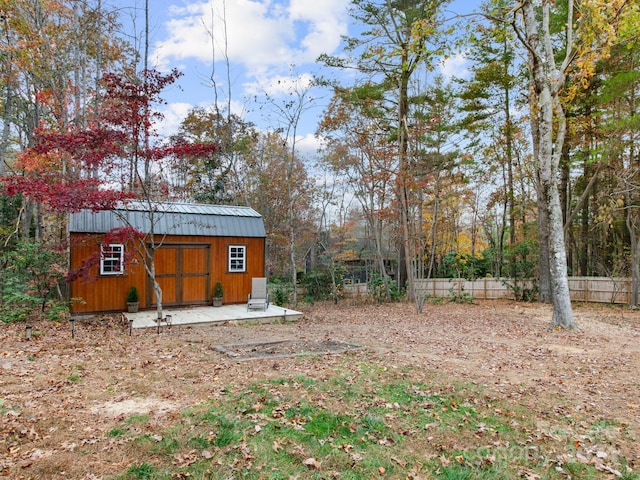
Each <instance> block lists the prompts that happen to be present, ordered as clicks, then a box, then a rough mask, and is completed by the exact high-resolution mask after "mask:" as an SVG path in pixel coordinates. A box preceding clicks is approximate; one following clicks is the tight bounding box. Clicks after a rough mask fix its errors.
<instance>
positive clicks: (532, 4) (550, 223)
mask: <svg viewBox="0 0 640 480" xmlns="http://www.w3.org/2000/svg"><path fill="white" fill-rule="evenodd" d="M629 5H630V4H629V2H613V3H611V2H604V1H600V0H592V1H588V2H587V1H585V2H581V3H580V8H581V11H580V12H579V15H577V14H576V12H575V11H574V7H575V2H574V1H573V0H568V1H567V2H566V4H562V5H558V4H556V3H555V2H553V1H551V0H542V1H541V2H539V1H534V0H525V1H523V2H520V3H518V4H517V5H516V7H515V8H514V9H513V10H512V11H511V13H512V14H513V15H514V20H513V22H512V25H513V27H514V30H515V32H516V34H517V36H518V38H519V40H520V42H521V43H522V45H523V46H524V47H525V49H526V52H527V67H528V70H529V77H530V84H531V85H530V93H529V105H530V112H531V117H530V118H531V132H532V139H533V151H534V161H535V165H536V175H537V181H538V205H539V210H538V215H539V217H538V218H539V223H538V231H539V234H540V249H541V258H542V259H548V261H549V265H548V268H546V265H544V266H542V265H541V272H540V273H541V275H544V274H546V273H547V272H548V274H549V278H550V287H551V291H550V293H551V298H552V303H553V318H552V322H551V324H552V325H553V326H559V327H562V328H575V322H574V318H573V310H572V308H571V299H570V292H569V283H568V278H567V256H566V244H565V238H564V228H563V208H562V205H561V202H560V193H559V190H558V179H559V170H558V168H559V164H560V157H561V155H562V153H563V151H564V142H565V135H566V128H567V121H566V117H565V109H564V106H563V93H567V92H564V91H563V89H564V88H565V87H566V86H567V78H568V76H569V75H573V76H574V78H575V81H574V82H573V84H572V88H575V89H577V88H581V86H582V85H583V83H581V82H580V78H581V77H582V78H585V79H588V78H589V77H590V76H592V75H593V72H594V70H595V62H596V60H597V59H598V58H601V57H602V56H603V55H605V56H606V55H608V52H609V49H610V45H611V44H612V43H615V41H616V38H617V35H618V33H617V32H618V27H619V25H620V19H621V14H622V13H623V10H624V8H625V6H629ZM559 7H566V10H564V11H562V10H560V13H561V14H564V18H565V21H564V24H563V26H564V29H563V35H562V36H561V38H562V41H561V42H560V43H558V41H557V38H554V30H553V27H554V24H553V22H552V15H553V13H554V8H559ZM630 8H631V7H630ZM636 10H637V9H636ZM635 13H636V15H637V11H636V12H635ZM576 29H577V30H576ZM558 45H561V47H560V48H558ZM568 94H569V95H571V92H570V91H569V92H568Z"/></svg>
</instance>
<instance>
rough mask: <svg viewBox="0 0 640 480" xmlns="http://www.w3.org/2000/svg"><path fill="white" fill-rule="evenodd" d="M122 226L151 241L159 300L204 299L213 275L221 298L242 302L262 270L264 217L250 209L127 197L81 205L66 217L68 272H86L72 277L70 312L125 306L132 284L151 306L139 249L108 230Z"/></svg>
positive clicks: (202, 302) (185, 302)
mask: <svg viewBox="0 0 640 480" xmlns="http://www.w3.org/2000/svg"><path fill="white" fill-rule="evenodd" d="M128 227H132V228H134V229H136V230H137V231H139V232H142V233H143V234H144V235H145V236H144V242H145V245H147V246H150V245H152V244H153V245H155V246H156V247H157V248H156V249H155V259H154V264H155V272H156V279H157V280H158V282H159V284H160V286H161V288H162V304H163V306H168V307H169V306H170V307H182V306H185V307H186V306H193V305H208V304H210V302H211V300H212V291H213V286H214V285H215V283H216V282H218V281H220V282H222V285H223V288H224V297H223V302H224V303H243V302H246V301H247V295H248V294H249V293H250V292H251V279H252V278H253V277H263V276H264V274H265V244H266V233H265V228H264V222H263V219H262V216H261V215H260V214H259V213H258V212H256V211H255V210H253V209H252V208H249V207H240V206H226V205H208V204H189V203H174V202H163V203H155V202H152V203H147V202H129V203H127V204H126V205H123V206H121V207H119V208H117V209H115V210H111V211H106V210H105V211H97V212H93V211H91V210H82V211H80V212H78V213H74V214H72V215H71V217H70V220H69V232H70V239H71V245H70V252H71V253H70V254H71V271H72V272H76V271H84V272H85V274H83V275H82V276H79V277H78V278H77V279H75V280H74V281H73V282H72V283H71V298H73V299H79V300H80V301H74V302H73V305H72V312H73V313H96V312H114V311H124V310H125V308H126V295H127V292H128V290H129V288H130V287H131V286H132V285H135V286H136V287H137V288H138V291H139V293H140V308H143V309H145V308H155V306H156V299H155V295H154V293H153V288H152V285H151V278H150V277H149V275H148V274H147V273H146V270H145V268H144V262H143V260H142V256H141V252H140V248H136V242H135V241H134V240H127V241H125V240H122V241H118V240H114V239H113V238H114V237H113V235H110V234H109V232H113V231H114V230H116V231H117V229H126V228H128ZM83 266H84V268H83ZM86 273H88V274H86Z"/></svg>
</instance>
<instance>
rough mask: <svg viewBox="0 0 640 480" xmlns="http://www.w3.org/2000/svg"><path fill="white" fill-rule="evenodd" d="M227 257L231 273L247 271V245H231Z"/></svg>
mask: <svg viewBox="0 0 640 480" xmlns="http://www.w3.org/2000/svg"><path fill="white" fill-rule="evenodd" d="M227 257H228V263H227V268H228V271H229V272H230V273H241V272H246V271H247V246H246V245H229V248H228V250H227Z"/></svg>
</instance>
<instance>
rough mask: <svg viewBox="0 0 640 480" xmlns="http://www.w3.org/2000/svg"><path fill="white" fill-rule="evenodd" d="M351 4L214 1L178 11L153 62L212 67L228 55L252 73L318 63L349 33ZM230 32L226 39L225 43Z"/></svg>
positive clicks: (171, 11)
mask: <svg viewBox="0 0 640 480" xmlns="http://www.w3.org/2000/svg"><path fill="white" fill-rule="evenodd" d="M347 4H348V0H322V1H320V0H315V1H309V0H291V1H290V5H289V8H288V9H287V8H286V5H284V4H283V2H282V1H280V0H278V1H276V0H226V1H220V0H209V1H207V2H193V3H189V4H188V5H187V6H185V7H177V6H173V7H171V8H170V9H169V16H170V17H171V18H170V19H169V20H168V21H167V22H166V23H165V27H166V30H167V34H168V36H167V38H166V39H165V40H162V41H160V42H157V43H156V44H155V46H154V52H153V54H152V59H153V60H154V61H155V62H158V64H159V65H167V64H171V63H175V62H176V61H182V60H185V59H188V58H192V59H195V60H197V61H199V62H204V63H209V64H210V63H211V60H212V58H213V55H214V51H213V49H212V41H211V36H210V33H209V32H213V36H214V48H215V57H216V59H217V60H219V61H223V60H224V55H225V52H226V55H228V58H229V62H230V63H231V65H232V66H233V65H234V64H241V65H242V66H244V67H245V68H247V69H248V71H249V74H251V75H256V74H260V73H264V72H266V71H267V70H270V69H272V68H274V67H278V68H282V67H283V66H284V67H288V66H289V65H291V64H300V63H308V62H313V61H315V59H316V57H317V56H318V55H319V54H320V53H322V52H327V53H331V52H332V51H333V50H334V49H335V48H337V46H338V45H339V42H340V35H341V34H345V33H346V32H347V22H346V18H347V12H346V6H347ZM225 32H226V38H225Z"/></svg>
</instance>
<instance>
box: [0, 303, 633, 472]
mask: <svg viewBox="0 0 640 480" xmlns="http://www.w3.org/2000/svg"><path fill="white" fill-rule="evenodd" d="M298 309H301V310H303V312H304V317H303V319H302V320H300V321H298V322H297V323H290V324H269V325H265V324H253V325H230V324H227V325H218V326H212V325H199V326H174V327H173V328H171V329H167V328H165V329H163V331H162V332H161V333H160V334H157V333H156V330H155V329H150V330H144V331H142V330H134V331H133V335H132V336H129V331H128V327H127V326H126V325H124V324H122V323H121V319H120V318H118V317H104V318H92V319H84V320H81V321H77V322H76V328H75V338H71V333H70V327H69V325H68V324H53V323H50V322H40V323H38V324H35V325H34V328H33V332H34V334H33V338H32V339H31V341H26V340H25V326H24V324H20V325H7V326H0V414H1V423H0V478H12V479H17V478H86V479H96V478H108V477H109V476H110V475H116V474H118V473H122V472H123V471H125V470H126V468H127V467H128V466H129V465H128V463H127V462H128V460H127V456H126V454H123V453H122V452H123V450H122V446H121V445H120V446H119V445H117V439H113V438H109V436H108V435H107V433H108V432H109V431H110V430H111V429H113V428H114V427H115V426H117V425H119V424H121V422H122V421H123V420H124V419H126V418H128V417H130V416H131V415H136V414H137V415H142V414H147V415H150V416H151V417H152V418H153V421H154V422H157V424H158V426H159V427H160V426H162V425H170V424H171V423H172V421H175V419H176V418H179V416H180V412H181V410H183V409H184V408H186V407H189V406H192V405H195V404H198V403H200V402H203V401H206V400H208V399H215V398H217V397H219V396H220V395H221V391H222V390H223V389H224V387H225V385H229V384H233V383H235V382H240V383H244V382H249V381H252V380H257V379H265V378H271V377H281V376H288V375H297V374H309V375H314V376H318V375H323V371H322V369H323V368H327V369H329V368H330V367H331V366H332V365H335V364H337V362H339V361H343V360H344V358H342V357H343V356H344V355H350V356H353V357H355V358H356V359H358V358H362V359H367V360H370V361H377V362H384V363H385V364H386V365H389V366H390V367H396V366H398V367H399V366H413V367H419V368H421V369H424V370H425V371H434V372H438V374H442V375H446V376H448V377H450V378H451V381H452V382H454V381H461V382H469V381H472V382H476V383H479V384H482V385H486V388H487V389H488V390H489V391H491V392H492V394H493V395H495V396H496V397H497V398H501V399H504V400H505V401H507V402H512V403H514V404H517V405H520V406H524V407H525V408H530V409H531V410H533V411H534V412H535V413H536V415H537V416H538V417H539V418H540V419H544V418H547V417H548V416H549V415H557V414H567V415H570V414H571V413H572V412H581V413H582V414H587V415H589V416H591V417H592V418H606V419H610V420H617V421H619V422H621V424H622V425H625V426H626V427H627V429H628V431H629V432H630V435H631V437H632V438H636V439H638V438H640V436H639V434H640V398H639V396H638V395H639V393H640V390H639V388H638V387H639V383H640V312H639V311H632V310H630V309H628V308H625V307H621V306H620V307H612V306H608V305H593V304H591V305H582V304H578V305H576V306H575V316H576V322H577V324H578V325H579V330H577V331H558V330H551V329H549V328H548V325H549V321H550V318H551V308H550V307H549V306H546V305H538V304H524V303H512V302H506V301H499V302H476V303H475V304H472V305H457V304H442V305H429V304H428V305H425V307H424V310H423V312H422V313H420V314H418V313H416V312H415V308H414V307H413V306H412V305H406V304H392V305H349V304H347V303H344V304H340V305H337V306H334V305H333V304H316V305H313V306H306V307H302V308H301V307H298ZM356 347H358V348H356ZM298 353H302V354H304V355H302V356H296V354H298ZM314 354H315V355H314ZM318 358H321V359H322V361H321V362H319V361H318ZM327 372H328V370H327ZM327 374H328V373H327ZM637 444H638V442H634V441H631V442H629V444H626V445H620V446H619V448H620V450H621V453H622V454H624V456H625V458H626V459H627V461H628V462H629V466H630V467H632V468H633V469H634V470H637V469H638V468H640V447H636V445H637ZM79 454H80V455H79Z"/></svg>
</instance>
